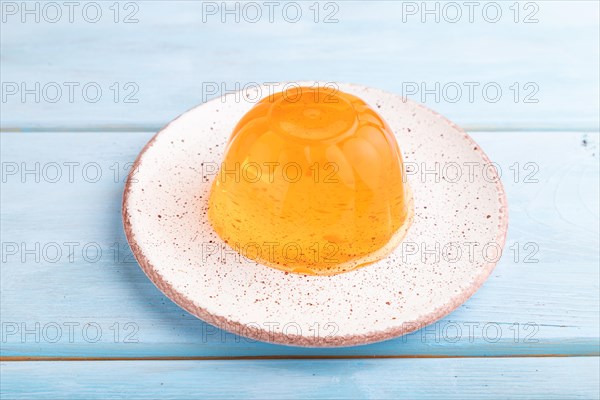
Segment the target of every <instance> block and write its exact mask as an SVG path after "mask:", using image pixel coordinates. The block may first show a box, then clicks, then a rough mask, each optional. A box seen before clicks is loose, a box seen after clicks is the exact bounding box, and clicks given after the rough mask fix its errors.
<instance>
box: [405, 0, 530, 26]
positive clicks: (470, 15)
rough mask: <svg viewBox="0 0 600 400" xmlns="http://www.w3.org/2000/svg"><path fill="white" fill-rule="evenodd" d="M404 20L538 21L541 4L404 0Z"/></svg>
mask: <svg viewBox="0 0 600 400" xmlns="http://www.w3.org/2000/svg"><path fill="white" fill-rule="evenodd" d="M401 5H402V17H401V18H402V22H403V23H406V22H421V23H428V22H432V23H442V22H444V23H449V24H456V23H459V22H467V23H475V22H486V23H490V24H495V23H498V22H500V21H503V20H506V21H511V22H513V23H523V24H537V23H538V22H539V19H538V18H537V17H538V12H539V10H540V6H539V4H538V3H536V2H533V1H528V2H520V1H519V2H517V1H511V2H508V1H506V2H495V1H487V2H481V1H463V2H460V1H444V2H441V1H419V2H417V1H403V2H402V3H401Z"/></svg>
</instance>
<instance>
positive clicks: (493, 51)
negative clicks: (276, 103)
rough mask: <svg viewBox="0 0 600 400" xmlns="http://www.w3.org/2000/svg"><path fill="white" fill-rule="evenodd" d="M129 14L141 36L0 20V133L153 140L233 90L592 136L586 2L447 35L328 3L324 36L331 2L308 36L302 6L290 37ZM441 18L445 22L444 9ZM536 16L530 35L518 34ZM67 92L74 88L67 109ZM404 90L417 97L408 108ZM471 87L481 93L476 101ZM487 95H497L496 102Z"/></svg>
mask: <svg viewBox="0 0 600 400" xmlns="http://www.w3.org/2000/svg"><path fill="white" fill-rule="evenodd" d="M130 3H133V4H135V5H136V6H137V11H136V12H135V15H134V19H137V20H138V22H135V23H123V19H124V18H125V16H126V15H129V13H131V12H133V11H134V10H133V9H131V10H123V9H121V14H120V15H119V19H118V21H120V22H119V23H115V22H114V11H113V10H111V9H109V7H110V6H111V5H112V4H113V3H109V2H103V3H102V2H101V3H100V4H101V5H102V6H101V10H102V18H101V19H100V20H99V21H98V22H97V23H88V22H86V21H85V20H84V19H83V18H82V16H81V8H80V9H78V13H76V14H75V17H74V21H73V22H72V23H70V22H69V21H68V14H67V10H66V9H63V17H62V18H61V19H60V20H59V21H58V22H56V23H48V22H46V21H45V19H44V18H41V19H40V22H39V23H35V21H34V20H33V17H32V16H29V17H28V18H26V19H25V21H26V22H25V23H23V22H22V18H21V14H20V13H17V14H16V15H10V16H7V20H6V22H5V23H4V22H3V24H2V35H1V39H0V44H1V46H2V81H3V82H4V83H7V84H9V83H16V84H17V85H18V87H19V91H18V92H17V93H16V94H15V95H7V98H6V99H5V100H6V101H4V100H3V104H2V105H3V115H2V120H1V127H2V129H9V130H15V129H48V128H53V129H55V130H61V129H62V130H65V129H69V130H76V129H96V130H98V129H100V130H101V129H112V130H119V129H121V130H123V129H133V128H135V129H144V128H146V129H149V130H157V129H158V128H160V127H161V126H162V125H164V124H165V123H166V122H168V121H170V120H171V119H173V118H174V117H175V116H176V115H178V114H180V113H181V112H183V111H184V110H186V109H189V108H191V107H193V106H195V105H197V104H199V103H201V102H203V101H204V100H205V98H208V97H214V96H216V94H212V92H211V90H209V88H208V87H207V86H206V84H213V83H214V84H216V85H217V87H220V85H221V84H223V85H225V86H224V88H223V89H224V90H221V89H219V92H222V91H225V90H228V91H230V90H235V88H236V83H237V84H239V86H240V87H244V86H245V85H246V84H249V83H252V82H261V83H263V82H281V81H298V80H310V79H313V80H315V79H316V80H323V81H338V82H352V83H360V84H364V85H368V86H372V87H378V88H381V89H385V90H388V91H391V92H395V93H398V94H406V95H410V97H412V98H414V99H415V100H417V101H420V102H424V103H425V104H426V105H427V106H429V107H430V108H433V109H434V110H436V111H438V112H440V113H442V114H443V115H445V116H447V117H449V118H450V119H451V120H453V121H454V122H456V123H458V124H459V125H461V126H464V127H467V128H470V129H478V128H481V127H485V128H496V129H498V128H500V129H507V128H519V129H523V128H538V129H539V128H544V129H551V130H556V129H597V127H598V114H597V110H598V108H599V100H598V98H599V92H598V86H599V77H598V73H597V72H598V69H599V61H598V60H599V57H598V55H599V53H598V48H599V39H598V35H597V33H598V28H597V27H598V15H599V9H598V2H595V1H574V2H566V1H536V2H530V3H531V4H533V6H534V7H537V11H536V10H535V9H532V8H530V7H532V6H531V5H530V6H527V7H528V8H527V9H525V2H521V3H520V6H519V10H520V13H519V15H518V18H517V20H518V21H519V22H517V23H515V22H514V21H515V11H514V10H513V9H511V8H510V7H511V6H512V7H513V8H514V6H513V3H514V2H500V3H496V4H500V5H501V6H500V10H501V18H500V20H499V21H498V22H496V23H491V22H487V21H486V19H485V18H484V17H483V6H484V5H485V3H484V2H481V3H480V5H479V7H478V8H477V9H476V10H475V12H474V13H473V22H470V21H469V16H468V15H469V11H468V9H467V8H466V7H465V6H462V7H461V18H460V19H459V20H458V22H454V23H453V22H448V20H449V19H451V18H452V17H451V16H450V15H453V14H451V10H447V14H448V15H446V14H442V13H441V11H440V15H439V16H438V19H439V22H436V21H435V18H436V16H435V15H429V16H428V17H427V16H424V15H423V14H422V11H423V9H424V6H422V4H423V3H421V2H394V1H374V2H369V3H368V4H364V3H362V2H359V1H341V2H339V1H338V2H329V3H332V4H335V5H337V7H338V11H337V12H336V13H335V19H337V22H335V23H324V22H323V19H324V17H325V10H324V4H325V3H326V2H321V3H320V11H321V13H320V15H319V18H318V19H317V20H318V21H319V22H317V23H315V22H314V21H315V18H314V11H312V10H311V9H309V7H311V5H312V4H313V3H314V2H309V1H304V2H302V1H301V2H298V4H301V5H302V18H300V20H299V21H298V22H297V23H289V22H286V20H285V19H284V18H283V17H282V8H283V7H280V8H279V9H278V10H277V13H276V14H275V17H274V22H273V23H271V22H269V19H268V12H267V10H265V9H263V10H262V14H261V15H262V18H260V19H259V21H258V22H256V23H250V22H248V21H247V20H244V19H243V18H241V19H240V22H239V23H236V22H235V16H231V15H230V16H229V17H227V16H225V21H226V23H222V22H221V21H222V19H221V14H220V12H219V13H218V14H217V15H213V16H207V15H206V13H205V14H204V15H205V17H206V18H204V20H205V22H203V8H202V7H203V6H202V4H201V3H200V2H189V1H178V2H174V3H173V2H169V1H136V2H130ZM215 3H217V4H220V3H221V2H215ZM258 3H261V2H258ZM406 3H412V4H413V5H416V6H417V7H419V10H418V12H417V14H414V15H411V14H409V13H408V12H407V10H405V9H403V7H406ZM457 3H458V4H463V3H462V2H455V4H457ZM18 4H20V3H18ZM437 4H438V7H439V8H440V10H441V7H442V6H444V3H443V2H437ZM433 6H434V5H431V6H429V8H430V9H431V8H432V7H433ZM313 7H314V6H313ZM30 8H31V7H30ZM230 8H231V5H230ZM422 8H423V9H422ZM126 11H127V13H126ZM219 11H220V10H219ZM488 12H489V14H490V15H491V16H493V15H494V14H493V13H494V11H493V10H490V11H488ZM90 13H91V11H90ZM532 13H533V15H532V17H531V18H530V20H531V21H529V22H532V23H524V20H525V18H526V16H529V15H531V14H532ZM423 18H425V21H426V22H425V23H423V22H422V20H423ZM488 19H489V18H488ZM534 20H537V22H535V21H534ZM65 82H72V83H73V85H75V84H76V85H78V86H77V87H76V88H75V89H74V95H73V99H72V101H71V100H70V98H69V89H68V87H67V86H66V85H65V84H64V83H65ZM36 83H39V85H40V89H39V90H38V91H37V92H38V94H40V99H39V101H38V102H36V99H35V95H32V94H30V95H25V99H24V100H23V99H22V97H21V94H22V93H23V92H22V91H21V87H20V85H21V84H24V85H25V88H27V89H32V88H34V87H35V84H36ZM49 83H57V84H58V86H59V87H60V88H61V91H62V95H61V96H60V97H58V99H57V100H54V99H55V98H56V96H57V94H56V93H55V89H53V88H52V85H51V86H48V87H47V88H46V91H47V93H46V92H45V91H44V89H43V88H44V87H45V86H46V85H48V84H49ZM90 83H91V84H94V85H97V86H98V87H99V88H100V89H101V90H102V94H101V95H100V96H99V97H98V99H97V101H95V100H96V94H95V92H94V90H95V89H93V88H92V89H90V91H89V96H88V97H85V96H84V95H83V94H82V92H83V88H84V86H85V85H86V84H90ZM115 83H117V86H118V87H119V96H118V97H117V98H116V97H115V94H116V89H115V87H114V86H113V85H114V84H115ZM413 83H415V84H416V85H417V86H418V87H419V89H418V91H417V92H416V93H415V94H410V93H411V91H410V86H411V85H412V84H413ZM467 83H468V84H470V83H473V84H476V85H478V86H477V87H476V89H475V90H474V94H473V96H471V97H470V96H469V89H468V86H467ZM490 83H491V84H492V86H493V87H490V88H488V89H486V91H487V90H489V93H488V95H484V94H483V88H484V86H485V85H487V84H490ZM515 83H517V86H516V87H518V88H519V90H518V95H517V90H516V87H515V86H514V84H515ZM127 84H132V85H133V86H128V87H125V85H127ZM422 84H423V85H425V86H424V87H421V85H422ZM436 84H439V87H440V89H438V90H435V87H436ZM526 85H528V86H526ZM457 86H458V87H459V89H460V92H458V91H457V90H456V87H457ZM111 87H112V89H111ZM444 87H445V88H446V89H443V88H444ZM494 87H499V88H500V90H501V95H500V96H499V97H497V96H496V94H495V89H494ZM511 87H512V89H511ZM426 90H433V93H434V94H429V95H426V94H425V93H426ZM7 92H8V90H7ZM444 93H445V95H444ZM436 94H437V95H438V96H439V97H438V98H436ZM128 95H131V97H129V98H126V97H127V96H128ZM515 95H517V97H516V98H515ZM486 96H487V97H486ZM496 99H497V101H493V100H496ZM93 100H94V101H93ZM134 101H135V102H134Z"/></svg>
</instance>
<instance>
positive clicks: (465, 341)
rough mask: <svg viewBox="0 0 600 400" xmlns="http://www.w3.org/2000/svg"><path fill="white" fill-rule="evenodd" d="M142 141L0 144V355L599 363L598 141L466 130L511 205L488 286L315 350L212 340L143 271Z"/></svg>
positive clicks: (89, 138)
mask: <svg viewBox="0 0 600 400" xmlns="http://www.w3.org/2000/svg"><path fill="white" fill-rule="evenodd" d="M151 135H152V133H149V132H138V133H127V132H120V133H117V132H112V133H3V134H2V135H1V144H2V153H1V155H2V168H3V176H2V183H1V185H2V187H1V189H2V190H1V194H0V196H1V201H2V210H1V215H0V220H1V228H0V229H1V230H0V233H1V236H2V246H3V249H2V258H3V259H2V264H1V269H0V277H1V279H0V287H1V294H0V299H1V302H0V312H1V313H0V314H1V321H2V341H1V343H0V344H1V353H2V355H3V356H8V357H20V356H26V357H29V356H34V357H36V356H47V357H169V356H177V357H206V356H217V357H235V356H264V355H278V356H281V355H297V354H302V355H464V356H485V355H528V354H538V355H539V354H575V355H577V354H579V355H582V354H598V312H599V310H598V308H599V306H598V280H599V277H598V275H599V272H598V204H599V200H598V198H599V194H598V184H597V182H598V175H599V171H598V147H597V146H598V134H592V133H590V134H582V133H568V132H560V133H548V132H539V133H535V132H529V133H522V132H511V133H508V132H494V133H491V132H487V133H477V132H475V133H473V136H474V138H475V139H476V140H477V141H478V142H479V143H480V145H481V146H482V147H483V148H484V149H485V150H486V152H487V153H488V154H489V156H490V157H491V159H492V160H494V161H495V162H497V163H498V164H499V165H500V168H501V171H502V174H503V180H504V184H505V187H506V190H507V193H508V200H509V206H510V219H511V221H510V229H509V237H508V240H507V246H506V251H505V254H504V255H503V258H502V260H501V261H500V263H499V265H498V267H497V269H496V270H495V271H494V273H493V274H492V276H491V277H490V279H489V281H488V282H487V283H486V284H485V285H484V286H483V288H482V289H481V290H480V291H479V292H478V293H476V294H475V296H473V297H472V298H471V299H470V300H469V301H468V302H467V303H466V304H465V305H463V306H462V307H460V308H459V309H458V310H457V311H456V312H454V313H453V314H451V315H450V316H448V317H447V318H446V319H444V320H442V321H440V322H439V323H438V324H436V325H434V326H432V327H428V328H426V329H423V330H421V331H419V332H417V333H415V334H412V335H408V336H406V337H403V338H399V339H396V340H391V341H387V342H383V343H379V344H374V345H369V346H360V347H354V348H342V349H328V350H323V349H301V348H294V347H285V346H276V345H270V344H265V343H256V342H253V341H251V340H249V339H245V338H240V337H239V336H236V335H233V334H230V333H227V332H224V331H221V330H218V329H216V328H214V327H212V326H209V325H207V324H204V323H203V322H201V321H199V320H197V319H196V318H194V317H193V316H191V315H189V314H187V313H186V312H185V311H183V310H181V309H180V308H179V307H178V306H176V305H175V304H173V303H172V302H171V301H170V300H169V299H167V298H166V297H165V296H164V295H163V294H162V293H160V292H159V291H158V290H157V289H156V288H155V287H154V285H153V284H152V283H151V282H150V281H149V280H148V278H147V277H146V276H145V275H144V274H143V273H142V271H141V270H140V268H139V267H138V266H137V264H136V263H135V262H134V261H133V259H132V258H131V254H130V251H129V249H128V247H127V243H126V240H125V238H124V235H123V232H122V225H121V216H120V206H121V194H122V190H123V180H124V177H125V173H126V169H127V165H128V163H130V162H131V161H133V159H134V158H135V156H136V155H137V153H138V151H139V150H140V149H141V148H142V147H143V145H144V144H145V142H146V141H147V140H148V139H149V138H150V137H151ZM542 149H543V150H542ZM517 162H518V163H519V164H518V166H517V165H516V164H515V163H517ZM528 162H529V163H533V164H526V163H528ZM36 163H40V164H39V167H36ZM52 163H55V164H52ZM68 163H71V164H68ZM92 163H97V166H95V165H94V164H92ZM511 166H512V169H510V168H511ZM532 166H533V167H532ZM69 167H70V168H72V171H73V172H72V176H71V177H69ZM15 168H16V169H15ZM36 168H37V169H38V171H39V172H35V170H36ZM26 170H30V171H34V172H24V171H26ZM57 171H59V172H61V177H60V178H59V179H57V178H56V176H57V175H56V172H57ZM97 171H100V172H101V177H99V178H98V180H97V181H95V180H96V176H97V174H96V172H97ZM115 171H117V172H118V174H117V175H115V174H116V172H115ZM515 171H519V176H518V177H517V178H515V175H514V173H515ZM536 171H537V172H536ZM69 178H71V179H69ZM36 179H38V180H39V182H36ZM536 179H537V180H538V183H534V180H536ZM53 181H56V182H54V183H52V182H53ZM71 181H72V182H71ZM528 243H530V245H529V246H528V247H526V244H528ZM36 246H37V247H36ZM511 248H512V249H511ZM97 249H101V251H102V253H101V254H98V253H97ZM517 249H519V252H518V253H517V252H516V250H517ZM59 252H60V253H59ZM36 257H37V259H36ZM515 257H516V260H515ZM526 257H528V258H526Z"/></svg>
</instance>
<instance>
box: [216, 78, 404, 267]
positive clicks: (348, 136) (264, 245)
mask: <svg viewBox="0 0 600 400" xmlns="http://www.w3.org/2000/svg"><path fill="white" fill-rule="evenodd" d="M402 171H403V165H402V157H401V155H400V150H399V148H398V144H397V142H396V139H395V137H394V135H393V133H392V131H391V130H390V128H389V126H388V125H387V124H386V123H385V121H383V119H382V118H381V117H380V116H379V115H378V114H377V113H376V112H375V111H374V110H373V109H372V108H371V107H369V106H368V105H367V104H366V103H365V102H364V101H362V100H361V99H359V98H358V97H356V96H353V95H351V94H348V93H343V92H340V91H339V90H335V89H333V88H323V87H321V88H309V87H301V88H294V89H290V90H288V91H287V92H282V93H277V94H274V95H272V96H270V97H267V98H265V99H263V100H262V101H260V102H259V103H258V104H257V105H256V106H255V107H253V108H252V109H251V110H250V111H249V112H248V113H247V114H246V115H244V117H243V118H242V119H241V120H240V122H239V123H238V125H237V126H236V127H235V129H234V131H233V134H232V136H231V138H230V139H229V142H228V145H227V148H226V150H225V159H224V161H223V163H222V164H221V168H220V171H219V173H218V175H217V176H216V178H215V180H214V183H213V186H212V190H211V195H210V203H209V218H210V221H211V223H212V225H213V227H214V229H215V230H216V232H217V233H218V234H219V235H220V236H221V238H222V239H223V240H225V241H226V242H227V243H228V244H229V245H230V246H232V247H233V248H234V249H236V250H238V251H239V252H241V253H242V255H244V256H245V257H248V258H250V259H253V260H255V261H257V262H259V263H262V264H266V265H269V266H272V267H275V268H279V269H282V270H285V271H290V272H298V273H307V274H318V275H332V274H336V273H340V272H344V271H348V270H352V269H355V268H358V267H360V266H362V265H366V264H368V263H371V262H374V261H377V260H378V259H380V258H382V257H385V256H386V255H387V254H388V253H389V252H390V251H391V250H393V248H394V247H395V246H397V245H398V243H399V242H400V241H401V240H402V238H403V236H404V234H405V232H406V229H407V228H408V225H409V224H410V221H411V219H412V204H411V201H412V199H411V197H410V193H408V189H407V187H406V186H405V183H404V182H403V179H402V177H403V173H402Z"/></svg>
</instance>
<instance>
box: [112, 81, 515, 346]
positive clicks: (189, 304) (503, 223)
mask: <svg viewBox="0 0 600 400" xmlns="http://www.w3.org/2000/svg"><path fill="white" fill-rule="evenodd" d="M348 85H349V86H358V87H363V86H361V85H354V84H348ZM369 89H370V90H375V91H379V92H384V91H382V90H379V89H372V88H369ZM384 93H385V92H384ZM395 96H397V95H395ZM397 97H400V96H397ZM219 99H220V98H215V99H212V100H210V101H216V100H219ZM403 101H405V102H410V103H413V104H416V105H417V106H418V107H420V108H422V109H424V110H427V111H428V112H429V113H430V114H431V116H432V117H433V118H436V119H440V120H442V121H444V122H445V123H447V124H448V126H450V127H451V128H452V129H453V130H455V131H456V132H457V133H460V134H461V135H462V137H463V138H464V139H465V140H466V141H467V142H468V143H469V144H471V145H473V147H474V148H476V150H474V151H476V152H478V153H479V155H480V156H481V158H482V159H483V160H484V161H485V162H487V163H489V164H491V160H490V159H489V157H488V156H487V155H486V154H485V153H484V152H483V150H482V149H481V146H479V145H478V144H477V143H476V142H475V141H474V140H473V138H471V137H470V136H469V135H468V134H467V133H466V132H465V131H464V130H463V129H462V128H460V127H459V126H457V125H456V124H454V123H453V122H452V121H450V120H449V119H447V118H446V117H444V116H443V115H441V114H439V113H437V112H435V111H433V110H431V109H429V108H427V107H425V106H424V105H422V104H418V103H414V102H412V101H410V100H407V99H403ZM200 106H201V105H200ZM200 106H197V107H200ZM195 108H196V107H194V108H192V109H190V110H188V111H186V112H185V113H183V114H181V115H179V116H178V117H177V118H175V119H174V120H173V121H171V122H169V123H168V124H167V125H166V126H165V127H163V128H162V129H161V130H160V131H159V132H158V133H156V134H155V135H154V136H153V137H152V139H150V141H149V142H148V143H147V144H146V145H145V146H144V148H143V149H142V151H141V152H140V154H139V155H138V156H137V158H136V160H135V162H134V163H133V166H132V168H131V171H132V172H134V171H136V170H137V169H138V167H139V166H140V163H141V161H142V158H143V156H144V154H145V153H146V151H147V150H148V149H149V148H151V147H152V146H153V144H154V142H155V140H156V139H157V137H158V136H159V135H160V134H161V133H162V132H163V131H165V130H166V129H167V128H168V127H169V125H171V123H173V122H174V121H175V120H177V119H179V118H180V117H181V116H183V115H184V114H187V113H188V112H191V111H192V110H194V109H195ZM493 174H494V176H493V177H494V178H495V179H494V180H495V184H496V190H497V194H498V201H499V203H500V221H499V223H498V232H497V235H496V239H495V243H498V244H499V245H500V248H501V249H503V248H504V244H505V242H506V234H507V230H508V202H507V199H506V193H505V191H504V187H503V185H502V182H501V180H500V177H499V176H498V175H497V173H496V172H495V171H494V172H493ZM131 178H132V173H130V175H129V176H128V178H127V181H126V183H125V189H124V193H123V206H122V217H123V227H124V230H125V236H126V237H127V241H128V242H129V245H130V247H131V250H132V252H133V255H134V256H135V258H136V260H137V262H138V263H139V265H140V267H141V268H142V270H143V271H144V273H145V274H146V275H147V276H148V278H150V280H151V281H152V282H153V283H154V285H155V286H156V287H157V288H158V289H159V290H160V291H161V292H163V293H164V294H165V295H166V296H167V297H168V298H170V299H171V300H172V301H173V302H175V303H176V304H177V305H178V306H180V307H181V308H183V309H184V310H186V311H187V312H189V313H190V314H192V315H194V316H196V317H198V318H200V319H201V320H203V321H205V322H207V323H209V324H211V325H214V326H216V327H218V328H221V329H224V330H226V331H229V332H232V333H234V334H238V335H241V336H245V337H248V338H250V339H253V340H257V341H262V342H269V343H275V344H283V345H290V346H302V347H344V346H356V345H364V344H370V343H375V342H380V341H384V340H389V339H393V338H396V337H399V336H402V335H406V334H409V333H412V332H414V331H417V330H419V329H421V328H423V327H425V326H427V325H430V324H432V323H434V322H436V321H438V320H440V319H442V318H444V317H445V316H447V315H448V314H450V313H451V312H453V311H454V310H456V309H457V308H458V307H459V306H461V305H462V304H463V303H465V302H466V301H467V300H468V299H469V298H470V297H471V296H472V295H473V294H474V293H475V292H476V291H477V290H478V289H479V288H480V287H481V285H483V283H484V282H485V281H486V280H487V278H488V277H489V276H490V274H491V273H492V271H493V270H494V267H495V266H496V264H497V261H495V262H488V263H486V264H483V265H482V267H483V273H481V274H479V276H478V277H477V279H475V280H474V281H473V282H472V283H471V285H470V286H469V287H467V288H466V289H465V290H463V291H462V292H461V294H460V296H457V297H455V298H452V299H450V300H449V302H448V303H447V304H445V305H444V306H441V307H438V308H436V309H435V310H433V311H432V312H430V313H428V314H424V315H421V316H420V317H419V318H417V319H414V320H411V321H406V322H404V323H403V324H402V326H401V327H394V328H389V329H386V330H381V331H374V332H370V333H368V334H360V335H345V336H332V337H318V336H317V337H315V336H302V335H295V334H283V333H276V332H270V331H267V330H264V329H260V328H258V327H256V326H252V325H245V324H242V323H240V322H237V321H233V320H230V319H227V318H225V317H223V316H220V315H215V314H212V313H210V312H208V311H207V310H206V309H204V308H203V307H201V306H199V305H197V304H195V303H194V302H193V301H192V300H191V299H189V298H187V297H186V296H185V295H183V294H182V293H181V292H179V291H178V290H177V289H176V288H174V287H173V285H171V284H170V283H169V282H168V281H167V280H166V279H165V277H164V276H163V275H161V274H160V273H158V272H157V270H156V269H155V268H154V266H153V265H152V263H151V262H150V260H149V259H148V258H147V257H146V255H145V254H144V252H143V251H142V249H141V247H140V246H139V245H138V243H137V240H136V237H135V234H134V233H133V231H132V226H131V221H130V219H129V201H128V200H129V194H130V191H131ZM367 268H368V267H367Z"/></svg>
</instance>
